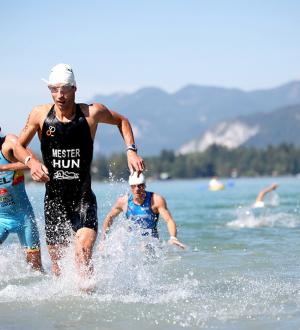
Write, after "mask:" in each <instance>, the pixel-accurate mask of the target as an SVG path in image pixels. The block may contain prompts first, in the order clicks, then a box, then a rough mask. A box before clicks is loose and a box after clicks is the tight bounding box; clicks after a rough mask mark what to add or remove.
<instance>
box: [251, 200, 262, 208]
mask: <svg viewBox="0 0 300 330" xmlns="http://www.w3.org/2000/svg"><path fill="white" fill-rule="evenodd" d="M252 207H253V208H254V209H260V208H263V207H265V203H264V202H263V201H257V202H255V203H254V204H253V206H252Z"/></svg>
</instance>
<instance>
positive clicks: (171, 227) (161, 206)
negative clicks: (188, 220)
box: [153, 194, 185, 249]
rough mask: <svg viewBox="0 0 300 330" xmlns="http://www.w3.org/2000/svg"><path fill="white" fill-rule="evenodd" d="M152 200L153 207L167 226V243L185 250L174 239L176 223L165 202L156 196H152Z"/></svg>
mask: <svg viewBox="0 0 300 330" xmlns="http://www.w3.org/2000/svg"><path fill="white" fill-rule="evenodd" d="M153 199H154V207H155V208H156V209H157V210H158V213H159V214H160V215H161V217H162V218H163V220H164V221H165V222H166V224H167V228H168V232H169V235H170V239H169V243H170V244H174V245H177V246H179V247H180V248H182V249H185V245H184V244H182V243H181V242H180V241H179V240H178V239H177V237H176V236H177V227H176V222H175V221H174V219H173V217H172V215H171V212H170V211H169V210H168V207H167V202H166V200H165V199H164V198H163V197H162V196H160V195H158V194H154V195H153Z"/></svg>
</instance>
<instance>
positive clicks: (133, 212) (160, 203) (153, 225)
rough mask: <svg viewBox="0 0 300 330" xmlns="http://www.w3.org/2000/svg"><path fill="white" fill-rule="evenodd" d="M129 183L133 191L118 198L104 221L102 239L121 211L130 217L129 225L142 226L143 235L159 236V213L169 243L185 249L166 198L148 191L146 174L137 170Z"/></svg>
mask: <svg viewBox="0 0 300 330" xmlns="http://www.w3.org/2000/svg"><path fill="white" fill-rule="evenodd" d="M129 185H130V190H131V193H130V194H129V195H125V196H122V197H120V198H118V199H117V201H116V203H115V205H114V206H113V207H112V209H111V211H110V212H109V213H108V214H107V216H106V217H105V219H104V221H103V226H102V234H101V241H103V240H104V239H105V236H106V233H107V231H108V230H109V228H110V226H111V225H112V223H113V219H114V218H116V217H117V216H118V215H119V214H120V213H121V212H124V213H125V215H126V218H127V219H128V222H129V226H130V224H132V225H138V226H139V227H140V228H141V232H142V235H143V236H152V237H155V238H158V232H157V223H158V218H159V215H161V216H162V218H163V220H164V221H165V222H166V224H167V228H168V231H169V235H170V238H169V241H168V242H169V243H170V244H173V245H176V246H179V247H180V248H182V249H184V248H185V245H184V244H182V243H181V242H180V241H179V240H178V239H177V237H176V235H177V229H176V223H175V221H174V219H173V217H172V215H171V213H170V211H169V210H168V207H167V203H166V200H165V199H164V198H163V197H162V196H160V195H158V194H157V193H155V192H150V191H146V182H145V176H144V175H143V174H142V173H141V174H140V175H139V176H138V174H137V173H136V172H134V173H133V174H132V175H130V176H129Z"/></svg>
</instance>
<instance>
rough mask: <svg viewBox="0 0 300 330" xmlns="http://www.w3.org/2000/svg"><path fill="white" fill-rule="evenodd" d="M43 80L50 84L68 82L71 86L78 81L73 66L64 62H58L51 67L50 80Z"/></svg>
mask: <svg viewBox="0 0 300 330" xmlns="http://www.w3.org/2000/svg"><path fill="white" fill-rule="evenodd" d="M42 80H43V81H45V82H46V83H47V84H48V85H56V84H68V85H71V86H76V81H75V77H74V73H73V70H72V68H71V66H70V65H69V64H64V63H60V64H57V65H55V66H54V67H53V68H52V69H51V72H50V75H49V80H46V79H42Z"/></svg>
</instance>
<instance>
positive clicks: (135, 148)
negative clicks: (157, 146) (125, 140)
mask: <svg viewBox="0 0 300 330" xmlns="http://www.w3.org/2000/svg"><path fill="white" fill-rule="evenodd" d="M127 150H134V151H137V147H136V145H135V144H131V145H129V146H128V147H127Z"/></svg>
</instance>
